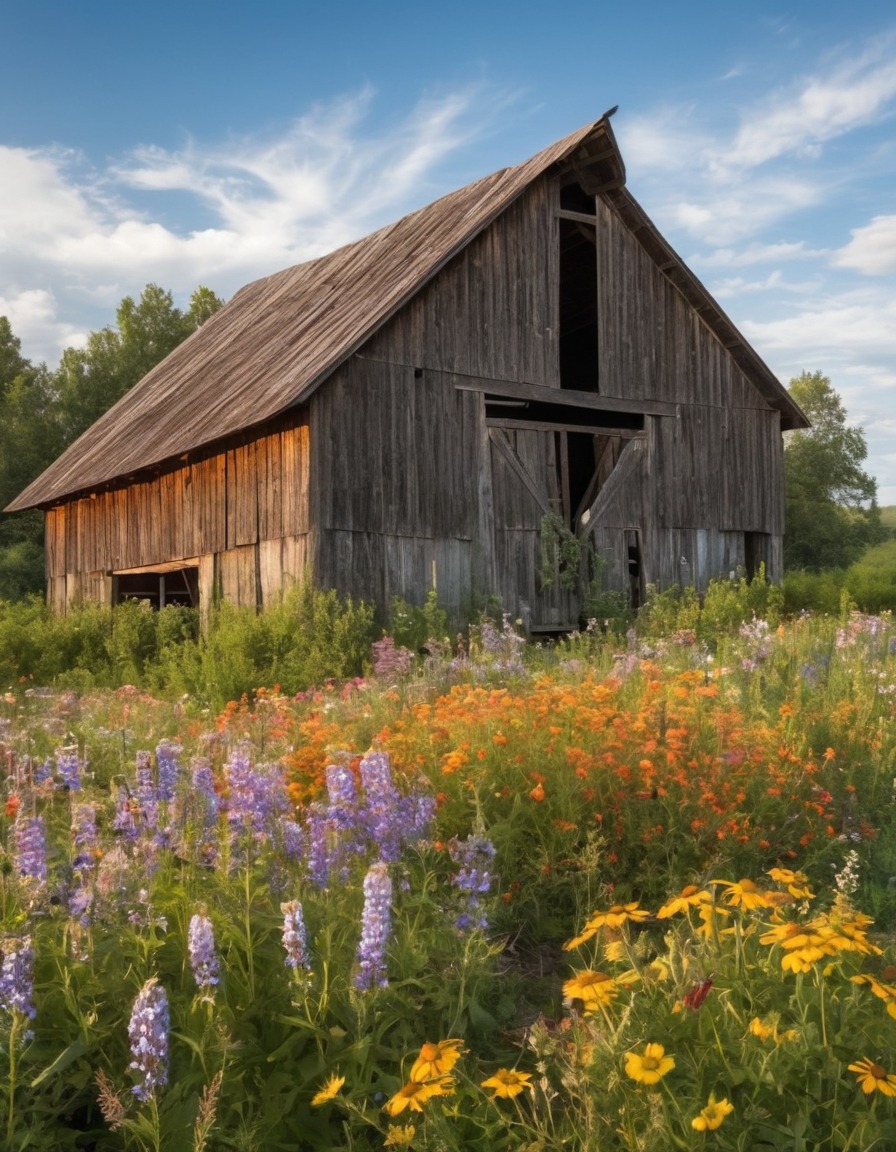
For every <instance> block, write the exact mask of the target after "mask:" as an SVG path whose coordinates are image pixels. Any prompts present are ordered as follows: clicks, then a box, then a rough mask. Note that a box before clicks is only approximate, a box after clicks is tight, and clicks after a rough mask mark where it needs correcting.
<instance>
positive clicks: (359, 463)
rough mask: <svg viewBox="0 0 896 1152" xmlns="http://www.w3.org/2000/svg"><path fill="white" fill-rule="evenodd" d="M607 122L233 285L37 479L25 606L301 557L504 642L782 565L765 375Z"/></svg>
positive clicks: (220, 586) (777, 408)
mask: <svg viewBox="0 0 896 1152" xmlns="http://www.w3.org/2000/svg"><path fill="white" fill-rule="evenodd" d="M609 117H610V114H607V115H605V116H604V117H602V118H601V119H600V120H599V121H597V122H596V123H594V124H591V125H588V126H587V127H584V128H582V129H580V130H579V131H577V132H574V133H572V134H571V135H570V136H567V137H566V138H565V139H563V140H560V141H558V142H557V143H555V144H553V145H551V146H550V147H549V148H546V149H545V150H544V151H542V152H539V153H538V154H537V155H536V156H533V157H532V158H531V159H530V160H527V161H526V162H525V163H522V164H519V165H517V166H516V167H512V168H506V169H502V170H500V171H498V172H495V173H493V174H492V175H490V176H486V177H485V178H484V179H481V180H478V181H476V182H475V183H473V184H470V185H468V186H466V187H464V188H460V189H458V190H457V191H456V192H452V193H450V194H449V195H447V196H444V197H442V198H441V199H439V200H436V201H435V202H434V203H432V204H430V205H428V206H427V207H425V208H422V209H420V210H419V211H417V212H413V213H411V214H410V215H408V216H406V217H404V218H403V219H401V220H399V221H398V222H397V223H394V224H392V225H389V226H388V227H386V228H383V229H381V230H379V231H377V232H375V233H373V234H372V235H370V236H367V237H365V238H364V239H362V240H358V241H357V242H355V243H352V244H349V245H347V246H345V247H343V248H340V249H338V250H337V251H335V252H332V253H330V254H329V255H326V256H323V257H321V258H320V259H317V260H313V261H311V262H309V263H305V264H301V265H298V266H296V267H293V268H288V269H286V270H285V271H281V272H277V273H275V274H274V275H271V276H268V277H266V278H264V279H262V280H258V281H256V282H254V283H251V284H249V285H247V286H246V287H244V288H243V289H241V290H240V291H239V292H237V293H236V295H235V296H234V297H233V298H232V299H231V300H230V301H229V303H228V304H226V305H225V306H224V307H223V308H222V309H221V310H220V311H219V312H218V313H216V314H215V315H214V316H213V317H212V318H211V319H210V320H208V321H207V322H206V323H205V324H204V325H203V326H202V328H200V329H199V330H198V331H197V332H195V333H194V334H193V335H192V336H191V337H190V338H189V339H188V340H187V341H185V342H184V343H183V344H182V345H181V346H180V347H178V348H177V349H175V351H174V352H172V353H171V354H170V355H169V356H168V357H167V359H165V360H164V361H163V362H162V363H160V364H159V365H158V366H157V367H156V368H154V369H153V370H152V371H151V372H150V373H149V374H148V375H147V376H145V377H144V378H143V379H142V380H141V381H140V382H139V383H138V384H137V385H136V386H135V387H134V388H133V389H132V390H131V391H130V392H129V393H127V394H126V395H125V396H124V397H123V398H122V399H121V400H120V401H119V402H118V403H117V404H116V405H115V407H113V408H112V409H111V410H110V411H109V412H107V413H106V415H104V416H103V417H102V418H101V419H100V420H98V421H97V422H96V423H95V424H94V425H93V426H92V427H91V428H90V429H88V430H87V432H85V433H84V434H83V435H82V436H81V437H80V439H79V440H78V441H77V442H76V443H75V444H73V445H72V446H71V447H70V448H68V450H67V451H66V452H65V453H64V454H63V455H62V456H60V457H59V459H57V460H56V461H55V462H54V463H53V464H52V465H51V467H50V468H48V469H47V470H46V471H45V472H44V473H43V474H42V475H41V476H40V477H38V478H37V479H36V480H35V481H34V482H33V483H32V484H31V485H30V486H29V487H28V488H27V489H26V490H25V491H24V492H23V493H22V494H21V495H20V496H19V497H18V498H17V499H16V500H15V501H14V502H13V503H12V504H11V505H10V506H9V509H8V510H9V511H14V510H20V509H25V508H33V507H36V508H41V509H43V510H44V511H45V513H46V575H47V589H48V599H49V602H50V604H51V605H52V606H53V607H54V608H55V609H57V610H58V611H59V612H64V611H65V610H66V608H67V607H68V606H69V605H71V604H73V603H77V602H81V601H97V602H100V603H104V604H113V603H116V602H118V601H120V600H122V599H125V598H127V597H132V596H138V597H142V598H146V599H148V600H150V601H151V602H153V603H154V604H159V605H163V604H166V603H174V602H179V603H191V604H198V605H199V606H200V607H207V606H208V605H209V604H211V603H212V602H213V601H214V600H215V598H216V597H222V596H223V597H225V598H227V599H229V600H231V601H233V602H235V603H237V604H248V605H255V606H259V607H260V606H263V605H264V604H266V603H269V602H271V601H272V600H273V599H276V598H277V597H279V596H280V594H281V592H282V590H283V589H284V587H285V585H286V584H287V583H289V582H291V581H296V580H298V579H301V578H303V576H306V575H307V576H309V577H310V578H311V579H312V580H313V581H314V582H315V583H316V584H317V585H319V586H321V587H330V588H335V589H336V590H337V591H338V592H340V593H341V594H343V595H347V594H350V595H353V596H355V597H362V598H364V599H366V600H368V601H370V600H372V601H374V602H375V603H376V604H377V605H379V606H380V607H381V608H385V607H387V606H388V604H389V603H390V600H391V598H392V597H393V596H396V595H398V596H402V597H404V598H405V599H407V600H409V601H411V602H418V603H419V602H422V600H423V599H424V598H425V597H426V595H427V593H428V591H429V590H430V589H431V588H434V589H436V591H437V594H438V597H439V600H440V602H441V603H442V605H443V606H445V607H446V608H447V609H449V611H450V612H451V614H452V615H453V616H454V617H456V618H459V617H462V616H463V615H464V614H465V613H467V612H469V611H470V610H471V609H473V608H475V607H476V606H477V605H480V604H482V603H484V602H486V601H490V602H492V603H494V598H495V597H498V598H500V601H501V603H502V604H503V605H504V607H505V609H506V610H508V611H509V612H511V613H512V614H513V615H514V616H519V617H520V618H521V619H523V620H524V621H525V622H526V624H527V626H528V627H529V628H530V629H531V630H532V631H539V630H542V631H557V630H562V629H566V628H569V627H572V626H574V625H575V624H576V623H577V622H578V621H579V619H580V616H581V613H582V612H583V610H584V608H585V607H586V605H587V595H588V590H589V588H591V589H593V588H594V587H597V586H600V587H602V588H604V589H609V590H615V591H618V592H620V593H622V594H623V595H624V596H625V598H626V599H627V600H629V601H630V602H631V603H632V604H634V605H637V604H639V603H640V602H641V600H642V599H643V597H644V593H645V588H646V586H647V585H648V584H654V585H657V586H659V587H661V588H663V587H669V586H672V585H676V584H693V585H695V586H697V587H698V588H703V587H705V585H706V584H707V582H708V581H709V580H710V579H711V578H713V577H715V576H718V575H720V574H727V573H729V572H730V571H732V570H743V571H745V572H746V573H748V574H751V573H753V572H755V571H757V570H758V568H759V566H760V564H764V565H765V570H766V572H767V574H768V575H769V577H770V578H771V579H773V580H779V579H780V578H781V575H782V560H781V553H782V536H783V528H784V525H783V514H784V483H783V445H782V432H783V431H785V430H787V429H792V428H802V427H805V426H806V420H805V417H804V416H803V414H802V413H801V411H800V410H799V408H798V407H797V406H796V405H795V404H794V402H793V401H792V400H791V398H790V396H789V395H788V393H787V391H786V389H785V388H783V387H782V385H781V383H780V382H779V381H778V379H777V378H776V377H775V376H774V375H773V374H772V372H771V371H770V369H769V368H768V367H767V366H766V365H765V364H764V363H763V361H762V360H761V358H760V357H759V356H758V355H757V353H756V352H755V351H754V350H753V349H752V348H751V347H750V345H749V344H748V343H747V342H746V341H745V340H744V338H743V337H742V336H741V335H740V333H739V332H738V331H737V329H736V328H735V327H734V325H733V324H732V323H731V321H730V320H729V319H728V317H727V316H726V315H725V314H724V312H723V311H722V310H721V308H720V307H719V306H718V304H717V303H716V302H715V301H714V300H713V299H712V297H711V296H710V295H709V293H708V292H707V291H706V289H705V288H704V287H703V285H702V284H701V283H700V282H699V280H698V279H697V278H696V277H695V276H694V274H693V273H692V272H691V271H690V270H689V269H688V268H687V267H686V266H685V264H684V263H683V262H682V260H681V259H680V258H679V257H678V256H677V255H676V253H675V252H674V251H673V250H672V249H671V248H670V246H669V245H668V243H667V242H666V241H665V240H664V239H663V237H662V236H661V235H660V233H659V232H658V231H657V229H656V227H655V226H654V225H653V223H652V222H651V221H650V220H649V219H648V217H647V216H646V215H645V213H644V211H643V210H642V209H641V207H640V206H639V205H638V203H637V201H636V200H635V199H634V198H633V197H632V195H631V194H630V192H629V191H628V189H627V188H626V184H625V169H624V165H623V161H622V158H621V156H620V152H619V148H618V146H617V143H616V140H615V137H614V134H613V131H612V128H611V125H610V118H609Z"/></svg>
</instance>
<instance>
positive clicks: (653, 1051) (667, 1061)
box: [625, 1044, 675, 1084]
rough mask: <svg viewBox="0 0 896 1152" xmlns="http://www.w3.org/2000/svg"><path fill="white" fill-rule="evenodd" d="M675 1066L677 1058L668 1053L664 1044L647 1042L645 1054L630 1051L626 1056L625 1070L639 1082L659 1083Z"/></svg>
mask: <svg viewBox="0 0 896 1152" xmlns="http://www.w3.org/2000/svg"><path fill="white" fill-rule="evenodd" d="M674 1067H675V1059H674V1057H672V1056H667V1055H666V1049H665V1048H664V1047H663V1046H662V1044H646V1045H645V1046H644V1053H643V1055H641V1056H639V1055H638V1053H637V1052H628V1053H626V1057H625V1072H626V1075H627V1076H631V1078H632V1080H637V1081H638V1083H639V1084H658V1083H659V1082H660V1080H662V1078H663V1077H664V1076H665V1075H666V1073H667V1072H669V1071H671V1070H672V1069H673V1068H674Z"/></svg>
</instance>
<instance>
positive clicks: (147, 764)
mask: <svg viewBox="0 0 896 1152" xmlns="http://www.w3.org/2000/svg"><path fill="white" fill-rule="evenodd" d="M135 771H136V777H137V787H136V795H137V802H138V803H139V805H140V812H141V815H142V817H143V824H144V826H145V827H146V828H151V829H155V828H156V827H157V826H158V823H159V790H158V788H157V787H156V782H155V780H154V779H153V771H152V757H151V756H150V754H149V753H148V752H138V753H137V762H136V770H135Z"/></svg>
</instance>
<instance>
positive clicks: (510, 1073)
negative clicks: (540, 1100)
mask: <svg viewBox="0 0 896 1152" xmlns="http://www.w3.org/2000/svg"><path fill="white" fill-rule="evenodd" d="M531 1079H532V1073H531V1072H518V1071H517V1070H516V1069H515V1068H499V1069H498V1071H497V1072H496V1073H495V1074H494V1075H493V1076H489V1078H488V1079H487V1080H483V1081H482V1084H481V1087H482V1088H490V1089H491V1091H492V1098H493V1099H495V1100H512V1099H513V1097H514V1096H519V1094H520V1092H523V1091H524V1090H525V1089H526V1088H528V1087H529V1081H530V1080H531Z"/></svg>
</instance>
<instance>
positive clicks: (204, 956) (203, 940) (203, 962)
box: [187, 914, 218, 996]
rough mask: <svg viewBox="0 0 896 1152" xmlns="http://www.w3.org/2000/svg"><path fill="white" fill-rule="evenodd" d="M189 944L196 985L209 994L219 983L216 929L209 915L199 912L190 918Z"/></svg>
mask: <svg viewBox="0 0 896 1152" xmlns="http://www.w3.org/2000/svg"><path fill="white" fill-rule="evenodd" d="M187 944H188V947H189V951H190V967H191V968H192V969H193V976H194V977H195V979H196V985H197V987H198V988H199V989H200V990H201V991H202V992H205V993H206V995H207V996H209V995H210V989H212V988H214V986H215V985H216V984H217V983H218V957H217V954H216V952H215V933H214V929H213V928H212V922H211V920H209V918H208V917H207V916H200V915H198V914H197V915H195V916H194V917H193V918H192V919H191V920H190V929H189V932H188V935H187Z"/></svg>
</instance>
